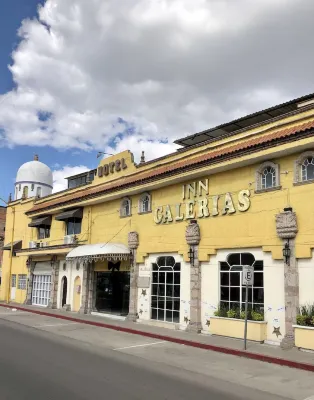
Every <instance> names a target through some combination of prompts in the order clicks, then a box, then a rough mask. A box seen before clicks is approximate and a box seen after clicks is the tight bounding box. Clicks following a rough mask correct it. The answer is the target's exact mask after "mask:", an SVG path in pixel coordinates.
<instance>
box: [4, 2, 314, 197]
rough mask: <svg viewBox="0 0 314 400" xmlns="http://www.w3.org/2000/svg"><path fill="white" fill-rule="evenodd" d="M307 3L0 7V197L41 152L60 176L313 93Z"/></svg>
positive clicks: (311, 7) (156, 151) (312, 29)
mask: <svg viewBox="0 0 314 400" xmlns="http://www.w3.org/2000/svg"><path fill="white" fill-rule="evenodd" d="M313 15H314V1H313V0H254V1H252V0H193V1H191V0H88V1H86V0H42V1H38V0H1V3H0V167H1V172H2V173H1V175H0V197H2V198H4V199H7V198H8V194H9V193H10V192H13V185H14V180H15V176H16V172H17V170H18V168H19V167H20V165H21V164H23V163H24V162H26V161H30V160H32V159H33V157H34V154H39V158H40V160H41V161H42V162H44V163H46V164H47V165H48V166H49V167H50V168H51V169H52V170H53V174H54V182H55V183H54V191H58V190H62V189H64V188H65V185H66V181H65V180H64V177H66V176H70V175H74V174H76V173H79V172H82V171H84V170H87V169H92V168H96V166H97V164H98V161H99V160H97V158H96V155H97V152H98V151H104V152H108V153H113V154H117V153H119V152H120V151H123V150H126V149H128V150H130V151H132V152H133V153H134V156H135V161H136V162H138V161H139V158H140V154H141V151H142V150H144V151H145V154H146V159H147V160H150V159H153V158H155V157H159V156H162V155H165V154H168V153H170V152H173V151H175V150H176V148H177V146H176V145H174V144H173V141H174V140H175V139H177V138H180V137H184V136H186V135H189V134H193V133H195V132H199V131H202V130H204V129H208V128H211V127H214V126H216V125H217V124H220V123H223V122H228V121H231V120H232V119H234V118H238V117H241V116H244V115H247V114H249V113H252V112H255V111H259V110H262V109H264V108H266V107H270V106H273V105H277V104H280V103H282V102H284V101H288V100H291V99H294V98H296V97H299V96H302V95H305V94H309V93H311V92H314V89H313V85H314V72H313V71H314V70H313V65H314V52H313V40H312V38H313V36H314V25H313V23H312V19H313Z"/></svg>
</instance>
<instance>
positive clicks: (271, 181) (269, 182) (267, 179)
mask: <svg viewBox="0 0 314 400" xmlns="http://www.w3.org/2000/svg"><path fill="white" fill-rule="evenodd" d="M261 178H262V182H261V183H262V189H269V188H272V187H275V186H276V171H275V169H274V168H273V167H271V166H268V167H266V168H265V169H264V171H263V172H262V176H261Z"/></svg>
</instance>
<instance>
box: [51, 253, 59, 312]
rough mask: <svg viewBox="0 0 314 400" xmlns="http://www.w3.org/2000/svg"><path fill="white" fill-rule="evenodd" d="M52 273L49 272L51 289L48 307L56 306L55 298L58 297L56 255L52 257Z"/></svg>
mask: <svg viewBox="0 0 314 400" xmlns="http://www.w3.org/2000/svg"><path fill="white" fill-rule="evenodd" d="M51 265H52V274H51V291H50V300H49V303H48V308H54V309H55V308H57V298H58V285H59V269H60V268H59V261H58V259H57V257H52V259H51Z"/></svg>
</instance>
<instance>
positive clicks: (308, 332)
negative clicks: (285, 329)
mask: <svg viewBox="0 0 314 400" xmlns="http://www.w3.org/2000/svg"><path fill="white" fill-rule="evenodd" d="M293 327H294V335H295V345H296V347H300V348H302V349H308V350H314V328H312V327H311V326H301V325H293Z"/></svg>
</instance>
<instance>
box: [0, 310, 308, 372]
mask: <svg viewBox="0 0 314 400" xmlns="http://www.w3.org/2000/svg"><path fill="white" fill-rule="evenodd" d="M0 307H4V308H11V309H13V308H15V309H16V310H20V311H25V312H29V313H32V314H38V315H44V316H46V317H52V318H58V319H63V320H67V321H72V322H78V323H80V324H86V325H92V326H97V327H99V328H106V329H111V330H114V331H119V332H124V333H129V334H132V335H139V336H145V337H149V338H152V339H158V340H163V341H166V342H172V343H177V344H181V345H184V346H189V347H195V348H199V349H203V350H210V351H215V352H217V353H223V354H229V355H233V356H238V357H242V358H248V359H251V360H257V361H262V362H267V363H270V364H277V365H281V366H285V367H289V368H295V369H301V370H305V371H310V372H314V364H307V363H302V362H297V361H291V360H287V359H285V358H278V357H271V356H266V355H263V354H258V353H250V352H246V351H243V350H236V349H230V348H228V347H221V346H214V345H211V344H205V343H200V342H194V341H192V340H184V339H178V338H173V337H171V336H166V335H160V334H157V333H150V332H144V331H140V330H137V329H131V328H124V327H122V326H116V325H110V324H106V323H102V322H95V321H88V320H82V319H80V318H75V317H68V316H65V315H58V314H51V313H49V312H46V311H40V310H32V309H31V310H30V309H28V308H24V307H19V306H11V305H7V304H0Z"/></svg>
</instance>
